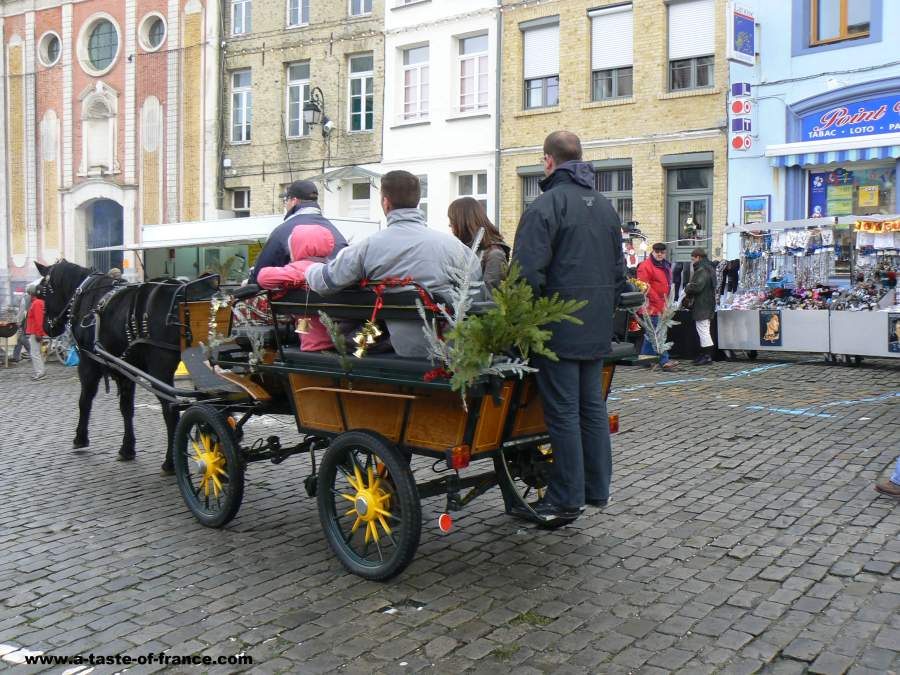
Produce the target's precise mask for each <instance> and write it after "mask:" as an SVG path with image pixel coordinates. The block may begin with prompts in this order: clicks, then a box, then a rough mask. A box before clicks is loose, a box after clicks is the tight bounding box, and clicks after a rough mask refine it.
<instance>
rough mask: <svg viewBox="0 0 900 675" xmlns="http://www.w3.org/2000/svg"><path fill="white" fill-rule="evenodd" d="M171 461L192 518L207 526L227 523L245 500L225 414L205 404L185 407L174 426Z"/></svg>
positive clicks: (240, 469)
mask: <svg viewBox="0 0 900 675" xmlns="http://www.w3.org/2000/svg"><path fill="white" fill-rule="evenodd" d="M173 460H174V462H175V476H176V478H177V479H178V489H179V490H180V491H181V496H182V497H183V498H184V502H185V504H187V507H188V508H189V509H190V510H191V513H193V514H194V517H195V518H196V519H197V520H199V521H200V522H201V523H202V524H204V525H206V526H207V527H222V526H224V525H226V524H227V523H229V522H230V521H231V519H232V518H234V516H235V515H236V514H237V512H238V509H239V508H240V507H241V500H242V499H243V498H244V465H243V462H242V461H241V458H240V455H239V453H238V445H237V441H236V440H235V438H234V432H233V431H232V429H231V427H230V426H229V424H228V422H227V421H226V420H225V417H224V415H222V413H220V412H219V411H218V410H216V409H215V408H213V407H212V406H208V405H193V406H191V407H190V408H188V409H187V411H185V413H184V414H183V415H182V416H181V419H180V420H179V421H178V426H177V427H175V447H174V456H173Z"/></svg>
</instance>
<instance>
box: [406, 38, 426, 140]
mask: <svg viewBox="0 0 900 675" xmlns="http://www.w3.org/2000/svg"><path fill="white" fill-rule="evenodd" d="M423 47H424V48H425V49H427V50H428V60H427V61H424V62H422V63H413V64H410V65H406V64H404V63H403V62H404V61H405V60H406V54H407V52H409V51H412V50H414V49H421V48H423ZM400 64H401V74H402V78H403V82H402V83H401V86H400V89H401V103H400V105H401V110H402V112H401V114H400V117H401V119H402V120H403V121H404V122H415V121H424V120H427V119H428V113H429V106H430V101H429V98H430V93H431V90H430V88H429V87H430V82H429V79H430V78H429V75H430V71H429V66H430V65H431V46H430V45H429V44H427V43H426V44H424V45H415V46H411V47H404V48H403V49H401V50H400ZM411 72H415V73H416V84H415V85H414V87H413V89H414V90H415V92H416V98H415V104H416V110H415V112H407V110H406V106H407V103H411V102H412V101H410V100H408V99H407V87H406V76H407V73H411ZM423 75H424V78H423ZM423 80H424V82H423ZM423 88H424V89H425V91H427V92H428V94H429V95H426V96H424V97H423V96H422V90H423Z"/></svg>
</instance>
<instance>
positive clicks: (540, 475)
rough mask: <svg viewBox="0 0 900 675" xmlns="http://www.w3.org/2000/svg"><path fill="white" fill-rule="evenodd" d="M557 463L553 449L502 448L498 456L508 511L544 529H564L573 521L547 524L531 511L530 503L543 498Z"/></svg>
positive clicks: (496, 466)
mask: <svg viewBox="0 0 900 675" xmlns="http://www.w3.org/2000/svg"><path fill="white" fill-rule="evenodd" d="M552 463H553V450H552V449H551V448H550V447H549V446H547V447H536V446H530V447H524V448H514V449H508V448H500V451H499V452H498V454H497V456H496V457H494V471H495V472H496V474H497V483H498V484H499V486H500V491H501V492H502V493H503V501H504V503H505V504H506V512H507V513H509V514H510V515H513V516H516V517H517V518H523V519H525V520H527V521H530V522H533V523H535V524H537V525H540V527H542V528H544V529H555V528H557V527H562V526H563V525H565V524H567V523H568V522H570V521H567V520H563V519H559V520H552V521H549V522H548V521H545V520H543V519H541V518H540V517H539V516H538V515H537V514H536V513H535V512H534V509H533V508H531V504H530V502H531V501H532V500H538V499H541V498H543V496H544V492H545V490H546V489H547V484H548V480H549V477H550V465H551V464H552Z"/></svg>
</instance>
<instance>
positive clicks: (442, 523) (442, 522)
mask: <svg viewBox="0 0 900 675" xmlns="http://www.w3.org/2000/svg"><path fill="white" fill-rule="evenodd" d="M451 527H453V518H451V517H450V514H449V513H442V514H441V515H439V516H438V529H439V530H440V531H441V532H443V533H444V534H447V533H448V532H449V531H450V528H451Z"/></svg>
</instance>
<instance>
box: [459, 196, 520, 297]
mask: <svg viewBox="0 0 900 675" xmlns="http://www.w3.org/2000/svg"><path fill="white" fill-rule="evenodd" d="M447 218H448V219H449V220H450V231H451V232H453V236H454V237H456V238H457V239H459V240H460V241H461V242H462V243H464V244H465V245H466V246H468V247H469V248H471V247H472V242H473V241H475V237H477V236H478V231H479V230H484V236H483V237H482V239H481V244H479V246H478V251H479V253H481V276H482V280H483V281H484V286H485V288H487V289H488V290H489V291H492V290H494V289H495V288H497V286H499V285H500V282H501V281H503V280H504V279H506V275H507V273H508V272H509V246H508V245H507V243H506V242H505V241H503V235H502V234H500V230H498V229H497V226H496V225H494V224H493V223H492V222H491V221H490V219H489V218H488V217H487V214H486V213H485V212H484V207H483V206H482V205H481V204H480V203H479V202H478V200H477V199H473V198H472V197H460V198H459V199H457V200H454V201H453V202H451V204H450V208H448V209H447Z"/></svg>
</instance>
